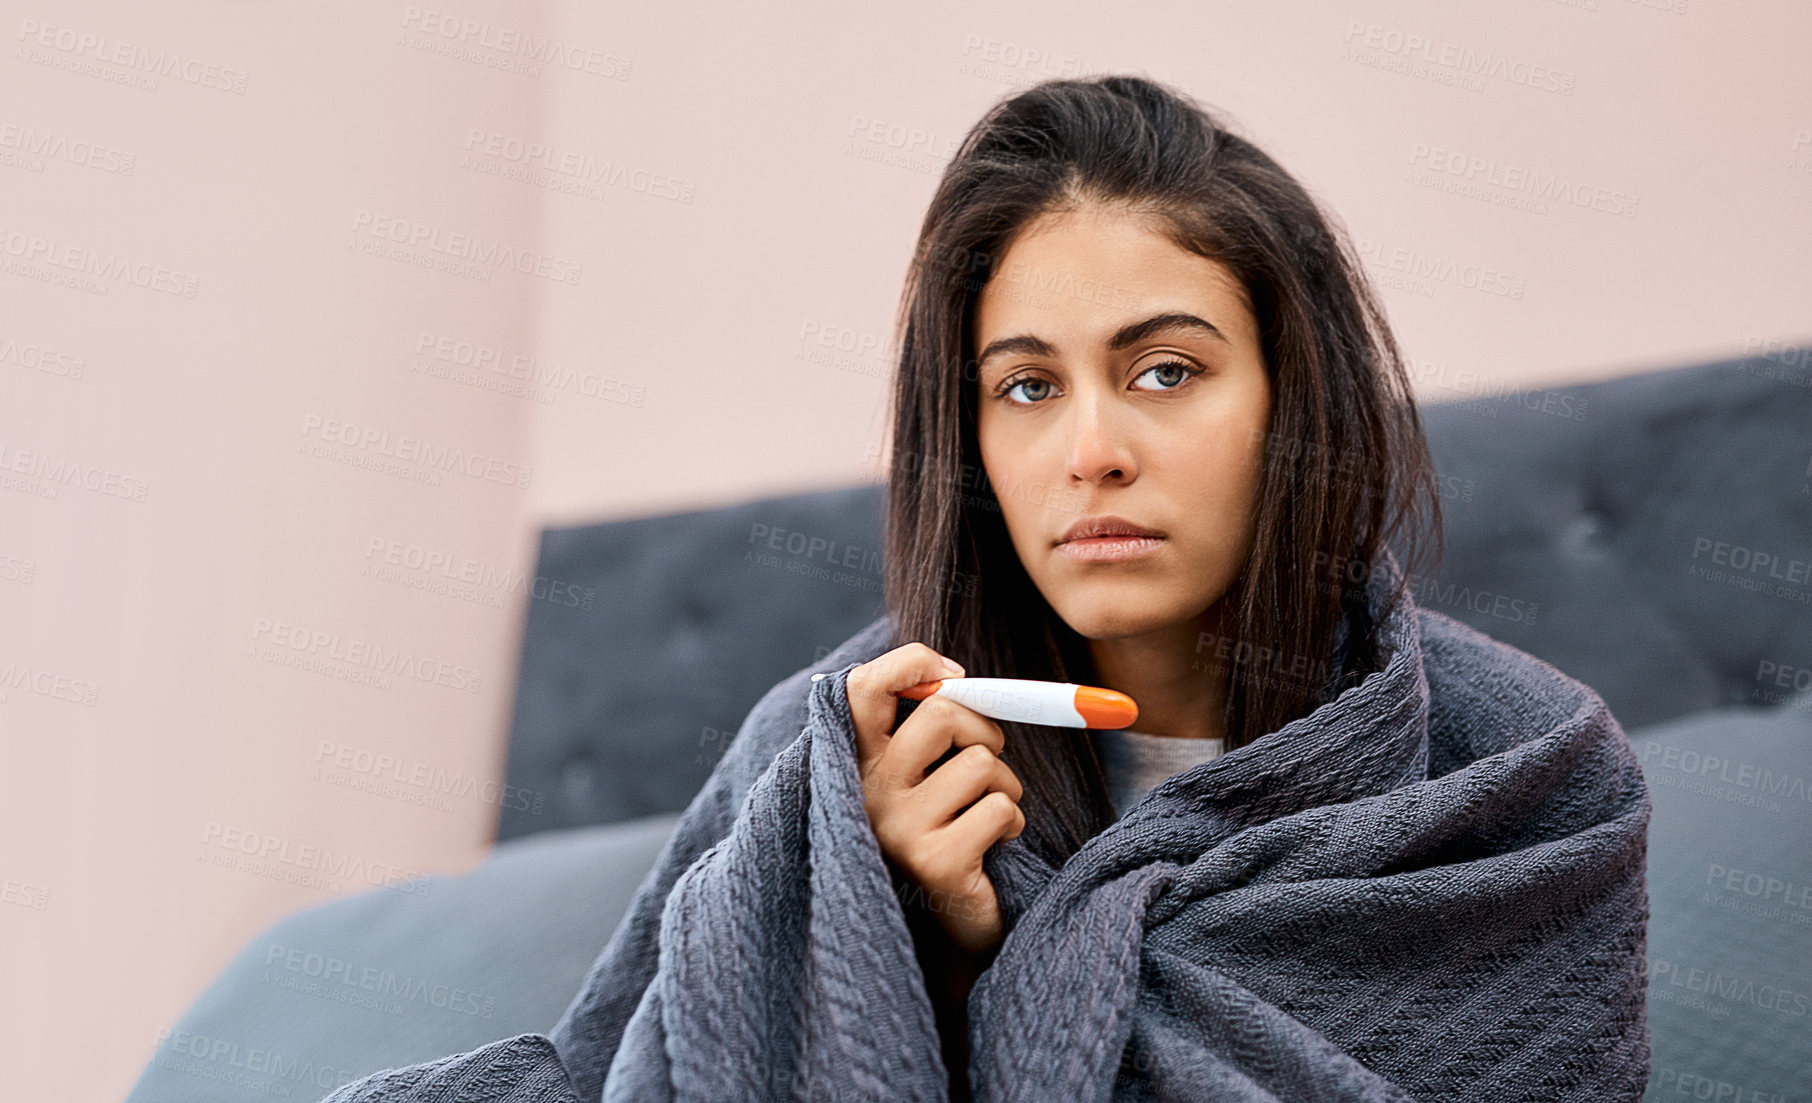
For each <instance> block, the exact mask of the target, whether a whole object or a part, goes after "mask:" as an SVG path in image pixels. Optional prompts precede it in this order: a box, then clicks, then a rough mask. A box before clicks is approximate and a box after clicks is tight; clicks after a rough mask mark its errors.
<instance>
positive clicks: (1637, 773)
mask: <svg viewBox="0 0 1812 1103" xmlns="http://www.w3.org/2000/svg"><path fill="white" fill-rule="evenodd" d="M900 325H901V334H902V341H901V356H900V361H899V374H898V379H897V386H896V389H895V392H894V424H893V440H892V449H893V452H892V465H891V470H890V474H889V480H888V513H887V518H886V532H887V552H886V556H887V586H886V607H887V613H886V615H884V616H883V617H881V618H880V619H878V620H876V621H875V622H874V623H873V624H871V625H869V626H868V627H867V628H865V629H863V630H862V631H861V632H859V633H857V634H856V635H855V636H852V637H851V638H850V639H849V640H847V641H845V642H844V643H843V645H842V646H840V647H839V648H837V649H836V650H835V651H834V652H832V653H831V654H830V655H828V656H827V657H826V658H825V659H823V660H822V661H821V662H819V663H817V664H815V665H814V666H813V667H811V668H808V669H806V670H801V671H799V672H797V673H796V674H794V675H793V676H791V677H789V678H787V679H786V680H784V681H782V682H781V683H779V684H778V685H776V686H775V687H774V688H773V689H772V690H770V691H769V692H768V694H767V695H766V696H764V697H763V698H762V700H761V701H760V702H759V703H758V704H757V705H756V707H755V708H754V709H753V710H751V712H750V714H749V716H748V718H747V719H746V720H745V721H744V723H743V726H742V728H741V729H740V730H739V731H738V732H737V735H736V737H735V739H734V740H733V741H732V742H731V744H730V746H729V748H728V749H727V750H726V752H725V755H724V757H723V758H722V759H721V760H720V762H719V763H718V766H717V767H716V769H715V770H714V771H713V773H712V775H711V777H710V778H709V779H708V780H707V781H706V783H705V786H704V788H703V789H702V790H701V791H700V793H699V794H698V795H697V797H695V798H694V800H693V801H692V803H691V805H690V806H689V807H688V808H687V810H686V812H685V814H684V815H683V816H682V817H681V819H680V822H679V824H678V826H677V828H676V830H675V832H674V834H673V836H672V837H671V838H670V839H669V841H668V843H667V844H666V846H665V848H664V849H663V850H662V852H661V854H660V856H659V857H658V858H657V860H656V863H655V867H654V869H652V870H651V871H650V872H649V873H648V875H647V877H646V878H645V879H644V881H643V882H642V885H641V887H640V888H639V889H638V890H637V893H636V896H635V898H634V900H633V901H632V902H631V904H630V907H629V911H628V914H627V915H626V917H625V918H624V920H623V922H622V923H621V925H620V926H619V927H618V928H617V930H616V932H615V933H614V934H613V935H612V936H611V938H610V941H609V943H608V945H606V946H605V948H604V950H603V952H602V953H601V954H600V956H599V958H598V960H597V962H596V963H595V964H594V965H593V967H592V971H591V973H590V975H589V976H588V977H587V979H586V982H585V986H584V988H583V990H582V991H581V992H580V993H579V994H578V996H577V997H576V998H575V999H574V1001H573V1003H572V1004H571V1006H570V1007H569V1009H568V1010H567V1012H566V1014H565V1015H564V1016H563V1017H562V1018H561V1020H560V1022H559V1023H558V1024H556V1026H555V1027H554V1028H553V1030H552V1031H550V1032H549V1034H547V1035H541V1034H523V1035H518V1036H516V1037H514V1038H510V1039H505V1040H502V1041H499V1042H496V1043H493V1044H491V1045H489V1046H485V1047H481V1048H480V1049H478V1050H474V1051H472V1052H470V1053H467V1054H459V1055H454V1056H452V1057H448V1058H444V1059H442V1060H440V1061H436V1062H430V1063H428V1064H425V1065H418V1066H412V1067H410V1068H407V1069H401V1070H393V1071H389V1072H385V1073H380V1074H376V1075H374V1076H373V1077H369V1078H367V1079H366V1080H362V1081H358V1082H356V1083H354V1084H352V1085H349V1086H347V1087H345V1088H343V1089H341V1090H340V1091H339V1092H337V1093H335V1094H334V1095H333V1096H332V1097H331V1100H333V1101H334V1103H351V1101H353V1100H367V1099H368V1100H376V1099H384V1100H386V1101H391V1103H395V1101H400V1100H416V1101H419V1103H427V1101H428V1100H438V1099H448V1098H455V1097H458V1098H468V1097H470V1098H479V1097H483V1098H499V1099H505V1098H507V1099H522V1100H525V1101H526V1100H529V1099H536V1100H555V1101H558V1103H577V1101H580V1100H583V1101H585V1103H593V1101H597V1100H600V1099H602V1100H603V1103H624V1101H629V1100H644V1099H675V1100H678V1099H685V1100H724V1099H736V1100H750V1099H846V1098H847V1099H887V1100H941V1099H968V1098H971V1097H972V1096H973V1097H974V1098H977V1099H988V1100H1027V1101H1033V1100H1038V1101H1042V1100H1055V1099H1104V1098H1108V1097H1110V1096H1111V1097H1112V1098H1114V1099H1154V1098H1163V1099H1210V1098H1212V1099H1228V1100H1233V1099H1237V1100H1253V1101H1257V1100H1272V1101H1275V1100H1280V1099H1286V1100H1316V1101H1323V1100H1338V1101H1349V1103H1358V1101H1384V1100H1391V1101H1407V1100H1410V1099H1437V1098H1439V1099H1485V1098H1490V1099H1505V1100H1508V1099H1529V1100H1543V1101H1553V1100H1562V1099H1566V1100H1587V1099H1589V1100H1593V1101H1594V1103H1600V1101H1603V1100H1607V1099H1615V1100H1635V1099H1637V1098H1639V1097H1640V1095H1641V1092H1642V1090H1643V1087H1644V1085H1645V1081H1646V1079H1647V1072H1648V1039H1647V1028H1646V1018H1645V1004H1644V996H1645V992H1646V979H1645V976H1644V968H1643V965H1644V960H1643V952H1644V947H1645V930H1646V928H1645V923H1646V917H1647V897H1646V895H1645V888H1644V869H1645V867H1644V845H1645V839H1646V834H1645V832H1646V827H1647V823H1648V810H1649V806H1648V797H1647V790H1646V788H1645V787H1644V784H1643V780H1642V773H1641V769H1640V767H1639V766H1638V764H1637V762H1636V760H1635V756H1634V754H1633V753H1632V752H1631V750H1630V748H1629V745H1628V741H1627V739H1626V738H1625V737H1624V735H1623V733H1622V730H1621V729H1620V728H1619V727H1618V726H1617V723H1616V721H1615V720H1614V719H1613V718H1612V717H1611V716H1610V714H1609V712H1608V711H1607V710H1606V709H1605V707H1604V703H1603V701H1602V700H1601V699H1599V698H1598V696H1597V695H1596V694H1594V693H1592V692H1591V690H1590V689H1589V688H1587V687H1585V686H1582V685H1580V684H1579V683H1577V682H1575V681H1573V680H1571V679H1569V678H1567V677H1566V676H1565V675H1563V674H1561V673H1560V672H1559V671H1557V670H1555V669H1554V668H1553V667H1551V666H1548V665H1547V664H1545V663H1542V662H1541V661H1540V660H1537V659H1534V658H1533V657H1531V656H1528V655H1526V654H1524V653H1522V652H1519V651H1516V650H1515V649H1513V648H1510V647H1508V646H1507V645H1504V644H1502V643H1499V642H1498V641H1495V640H1492V639H1491V638H1489V637H1488V636H1485V635H1484V634H1482V633H1479V632H1477V631H1475V630H1473V629H1470V628H1467V627H1466V626H1464V625H1462V624H1459V623H1458V622H1456V621H1454V620H1452V619H1451V618H1448V617H1445V616H1443V615H1441V614H1439V613H1436V612H1433V611H1430V610H1424V609H1419V608H1418V607H1417V606H1416V605H1415V603H1414V601H1413V600H1412V595H1411V592H1410V583H1409V579H1410V578H1411V577H1412V576H1413V575H1414V574H1415V573H1418V572H1419V571H1420V570H1421V569H1422V568H1421V566H1420V563H1419V561H1420V559H1421V558H1422V557H1423V554H1424V552H1425V550H1426V548H1427V547H1428V540H1427V538H1428V537H1429V536H1430V535H1432V536H1433V537H1434V538H1435V539H1434V541H1433V544H1434V547H1435V554H1436V556H1437V557H1438V548H1439V539H1438V538H1439V531H1440V509H1439V501H1438V496H1436V495H1434V494H1433V493H1432V489H1433V486H1434V470H1433V465H1432V463H1431V461H1430V457H1429V454H1428V451H1427V448H1426V445H1425V443H1424V441H1423V437H1422V432H1421V424H1420V420H1419V418H1418V416H1417V413H1416V411H1415V406H1414V403H1413V400H1412V397H1411V395H1410V393H1409V388H1408V385H1407V381H1406V379H1405V373H1404V371H1403V368H1402V366H1401V364H1400V361H1399V357H1398V352H1397V349H1396V346H1395V344H1394V342H1393V339H1392V337H1391V334H1390V331H1389V328H1388V326H1387V325H1386V324H1385V321H1384V318H1383V315H1382V313H1381V311H1380V309H1379V307H1378V305H1377V304H1376V302H1375V301H1374V299H1373V297H1372V295H1371V292H1370V291H1369V289H1368V288H1367V286H1366V283H1365V281H1364V279H1363V278H1362V276H1361V274H1360V270H1359V267H1358V264H1357V262H1356V260H1355V257H1354V255H1353V253H1352V251H1351V249H1350V248H1349V246H1348V245H1347V244H1346V242H1345V240H1344V238H1343V237H1342V235H1341V234H1339V233H1338V232H1336V230H1335V228H1334V227H1333V225H1332V224H1331V222H1330V220H1329V219H1328V217H1327V216H1326V215H1324V214H1323V213H1322V212H1321V211H1320V210H1319V209H1318V208H1317V206H1316V204H1315V202H1314V201H1313V200H1312V199H1311V197H1310V196H1309V195H1308V194H1307V192H1305V191H1304V189H1303V188H1302V187H1301V186H1300V185H1299V184H1298V183H1297V182H1296V181H1295V180H1293V179H1292V178H1291V177H1290V175H1289V174H1288V173H1286V172H1285V171H1284V170H1283V169H1282V168H1280V167H1279V166H1278V165H1277V164H1276V163H1275V162H1274V161H1272V160H1271V159H1270V158H1269V157H1267V156H1266V155H1265V154H1264V153H1262V152H1261V151H1259V150H1258V149H1257V148H1256V147H1255V146H1254V145H1252V144H1251V143H1249V142H1247V141H1245V140H1244V139H1242V138H1240V137H1239V136H1238V135H1236V134H1234V133H1233V132H1232V131H1230V130H1229V129H1228V128H1226V127H1225V126H1224V125H1222V124H1221V123H1220V122H1219V121H1218V120H1216V119H1215V118H1214V117H1213V115H1212V114H1210V113H1209V112H1207V111H1205V110H1203V109H1201V108H1200V107H1198V106H1196V105H1194V104H1192V103H1191V102H1190V101H1189V100H1187V99H1186V98H1185V97H1184V96H1182V95H1181V94H1180V93H1178V92H1176V91H1174V90H1172V89H1169V88H1166V87H1164V86H1162V85H1160V84H1157V83H1155V82H1152V81H1149V80H1144V79H1140V78H1137V77H1128V76H1110V77H1101V78H1095V79H1089V80H1060V81H1051V82H1047V83H1044V84H1040V85H1038V86H1035V87H1033V88H1031V89H1029V90H1027V91H1025V92H1022V93H1020V94H1018V95H1016V96H1013V97H1012V98H1011V99H1009V100H1007V101H1005V102H1003V103H1001V104H1000V105H998V106H997V107H996V108H994V109H993V110H992V111H990V112H989V113H988V115H987V116H986V117H985V118H984V119H983V120H982V121H981V122H980V123H979V124H978V125H977V126H976V127H975V129H974V131H973V132H972V133H971V134H970V135H969V136H968V138H967V140H966V141H965V142H964V143H963V145H962V147H961V149H960V150H959V151H958V152H957V154H956V156H955V158H954V159H953V161H952V162H951V164H950V165H949V166H948V168H947V169H946V171H945V174H944V177H943V179H942V181H941V182H940V185H939V187H938V189H937V193H936V195H935V197H934V198H933V200H932V202H931V206H930V209H929V211H928V213H927V215H926V218H925V222H924V227H923V230H922V232H921V234H920V240H919V245H918V249H917V251H916V254H915V256H914V258H913V262H912V267H911V271H910V273H909V276H908V279H907V283H906V287H905V292H904V295H903V297H902V302H901V316H900ZM1424 506H1425V507H1426V517H1424ZM1393 542H1394V543H1395V544H1397V545H1398V546H1400V547H1401V548H1403V549H1404V550H1405V551H1406V561H1407V562H1408V563H1409V564H1411V565H1412V569H1411V570H1409V571H1406V570H1405V569H1404V568H1403V566H1402V565H1401V564H1400V563H1399V561H1398V558H1397V555H1396V551H1395V550H1394V549H1393V547H1392V546H1391V544H1392V543H1393ZM965 673H973V674H977V675H994V676H1008V677H1019V678H1041V679H1049V680H1056V681H1072V682H1078V683H1083V684H1094V685H1100V686H1105V687H1108V688H1111V689H1116V690H1120V691H1122V692H1125V693H1127V694H1129V695H1131V696H1132V697H1133V698H1134V699H1135V700H1136V701H1137V703H1138V705H1139V716H1138V720H1137V722H1136V725H1135V727H1134V729H1133V730H1128V731H1082V730H1075V729H1062V728H1053V727H1035V726H1033V725H1027V724H1017V723H997V722H995V721H993V720H991V719H988V718H987V717H984V716H982V715H981V714H980V713H977V712H975V711H973V710H970V709H968V708H966V707H964V706H962V705H958V704H954V703H952V702H950V701H949V700H948V699H946V698H943V697H941V696H936V695H934V696H932V697H929V698H927V699H925V700H924V701H922V702H920V703H918V704H916V705H914V704H913V703H912V702H911V701H910V700H903V699H902V697H901V691H902V690H904V689H906V688H908V687H910V686H913V685H916V684H918V683H922V682H928V681H932V680H934V679H939V678H944V677H953V676H962V675H964V674H965ZM462 1093H468V1094H462Z"/></svg>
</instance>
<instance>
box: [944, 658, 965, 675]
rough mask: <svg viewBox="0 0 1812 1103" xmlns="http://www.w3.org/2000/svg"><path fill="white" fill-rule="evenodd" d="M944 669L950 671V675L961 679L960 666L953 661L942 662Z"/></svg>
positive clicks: (961, 669) (961, 671) (961, 670)
mask: <svg viewBox="0 0 1812 1103" xmlns="http://www.w3.org/2000/svg"><path fill="white" fill-rule="evenodd" d="M944 669H945V670H948V671H950V672H951V673H952V674H955V675H956V676H957V677H958V678H961V677H962V676H963V668H962V664H960V663H958V662H957V661H956V660H955V659H945V660H944Z"/></svg>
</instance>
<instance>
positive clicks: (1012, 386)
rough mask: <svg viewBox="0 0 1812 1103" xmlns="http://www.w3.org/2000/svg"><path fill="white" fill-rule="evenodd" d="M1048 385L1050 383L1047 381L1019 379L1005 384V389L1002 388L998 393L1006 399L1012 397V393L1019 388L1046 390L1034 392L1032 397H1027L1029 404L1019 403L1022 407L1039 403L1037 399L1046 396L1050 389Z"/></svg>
mask: <svg viewBox="0 0 1812 1103" xmlns="http://www.w3.org/2000/svg"><path fill="white" fill-rule="evenodd" d="M1050 385H1051V382H1050V380H1048V379H1019V380H1015V381H1013V382H1012V383H1009V384H1007V385H1006V386H1005V387H1002V388H1001V391H1000V393H1001V394H1003V395H1006V396H1008V397H1012V394H1013V392H1014V391H1017V390H1019V388H1021V387H1042V388H1047V390H1039V391H1035V392H1034V393H1033V394H1032V395H1029V396H1027V398H1029V402H1022V403H1021V404H1022V405H1030V404H1031V403H1035V402H1037V401H1039V399H1041V398H1044V397H1046V396H1047V394H1048V388H1049V387H1050Z"/></svg>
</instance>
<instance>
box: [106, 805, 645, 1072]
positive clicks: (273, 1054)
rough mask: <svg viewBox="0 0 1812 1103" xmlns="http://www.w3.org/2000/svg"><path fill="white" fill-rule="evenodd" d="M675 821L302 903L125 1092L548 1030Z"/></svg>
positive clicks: (599, 830)
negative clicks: (311, 903)
mask: <svg viewBox="0 0 1812 1103" xmlns="http://www.w3.org/2000/svg"><path fill="white" fill-rule="evenodd" d="M678 820H679V817H678V816H677V815H676V814H661V815H657V816H651V817H645V818H641V819H636V820H630V821H626V822H623V823H617V824H608V825H602V826H589V827H583V828H577V829H574V830H571V831H561V832H551V833H541V834H537V835H534V836H531V837H528V838H522V839H514V840H511V841H509V842H505V843H503V844H501V845H499V846H498V847H497V848H496V850H495V851H493V852H492V853H491V854H490V855H489V856H487V857H486V858H485V860H484V861H482V862H480V863H479V864H478V865H477V866H475V867H474V868H472V869H471V870H469V871H467V872H465V873H463V874H459V875H456V876H450V877H427V878H421V879H418V880H415V881H409V882H402V883H399V884H397V885H392V886H389V887H386V888H383V889H376V890H372V891H368V892H365V893H361V894H360V895H358V896H352V897H348V898H346V899H344V900H334V901H330V902H328V903H325V904H319V905H316V906H314V907H311V908H308V909H306V910H303V911H300V912H296V913H295V914H292V915H289V916H287V917H285V918H284V919H282V920H280V921H279V922H277V923H276V924H274V925H272V926H271V927H270V928H269V929H268V930H266V931H265V932H264V933H262V934H260V935H259V936H258V937H256V938H254V939H252V941H251V942H250V944H248V945H247V946H246V947H245V948H244V949H243V950H241V951H240V952H239V954H238V955H237V956H236V957H235V958H234V959H233V960H232V962H231V963H229V964H228V965H227V967H226V968H225V969H224V970H223V971H222V972H221V974H220V976H219V977H217V978H216V979H215V980H214V982H213V983H212V984H211V985H209V987H208V988H207V990H206V991H204V992H203V993H202V995H201V996H200V997H199V998H198V999H197V1000H196V1001H195V1003H194V1004H193V1005H192V1006H191V1007H190V1008H189V1009H188V1011H187V1012H186V1013H185V1014H184V1015H183V1016H182V1018H181V1019H180V1020H179V1021H178V1022H177V1024H176V1026H175V1027H174V1028H173V1029H171V1030H170V1031H168V1032H166V1033H165V1034H164V1036H163V1037H161V1038H160V1039H159V1040H158V1042H157V1045H156V1051H155V1053H154V1054H153V1056H152V1058H151V1061H150V1064H149V1065H147V1066H146V1068H145V1070H144V1071H143V1072H142V1073H141V1074H140V1076H139V1079H138V1082H137V1083H136V1085H135V1086H134V1087H133V1089H132V1093H131V1095H129V1096H128V1097H127V1100H128V1103H166V1101H167V1103H214V1101H220V1103H225V1101H227V1100H243V1099H247V1098H256V1099H267V1098H273V1097H287V1098H292V1099H297V1100H309V1099H319V1098H321V1097H322V1096H324V1095H326V1094H327V1093H328V1092H329V1091H331V1090H332V1089H333V1088H335V1087H337V1086H339V1085H340V1084H343V1083H345V1082H347V1081H349V1080H354V1079H357V1078H358V1077H361V1076H364V1075H366V1074H368V1073H372V1072H376V1071H377V1070H379V1069H384V1068H392V1067H397V1066H402V1065H411V1064H415V1063H417V1062H421V1061H428V1060H432V1059H433V1058H436V1057H441V1056H444V1055H446V1054H449V1053H459V1052H463V1051H465V1050H469V1049H475V1048H477V1047H478V1046H481V1045H484V1044H485V1043H487V1042H491V1041H495V1040H496V1039H498V1038H507V1037H511V1036H513V1035H516V1034H521V1033H525V1032H546V1031H547V1030H549V1029H551V1028H552V1027H553V1025H554V1023H556V1022H557V1021H559V1018H560V1016H561V1015H562V1014H563V1013H565V1011H566V1008H567V1005H568V1004H570V1003H571V1002H572V999H573V996H574V995H576V994H577V993H578V991H579V989H580V987H581V986H582V985H583V983H584V980H585V975H586V972H587V971H588V970H589V969H590V968H591V965H592V962H593V961H595V960H596V959H597V956H598V953H599V952H600V951H601V950H602V949H603V948H604V944H605V943H606V942H607V941H609V939H610V935H611V932H612V931H614V930H615V929H616V926H617V923H618V921H619V920H621V919H622V917H623V915H624V914H625V913H626V912H627V910H628V908H629V901H630V898H631V897H632V896H633V895H634V894H635V890H636V887H637V886H638V885H640V884H641V881H642V878H643V877H644V876H645V875H646V874H647V871H648V870H649V869H651V868H652V867H653V865H654V861H655V858H656V856H657V855H658V854H659V852H660V848H661V846H662V844H663V843H665V842H666V840H667V837H668V835H669V834H671V832H672V830H673V827H674V825H675V824H676V823H677V822H678Z"/></svg>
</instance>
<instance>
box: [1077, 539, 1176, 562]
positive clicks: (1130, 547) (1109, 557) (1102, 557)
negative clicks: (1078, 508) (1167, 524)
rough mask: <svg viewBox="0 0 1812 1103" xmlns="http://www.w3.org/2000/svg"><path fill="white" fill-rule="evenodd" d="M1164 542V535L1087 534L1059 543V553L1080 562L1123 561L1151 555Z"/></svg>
mask: <svg viewBox="0 0 1812 1103" xmlns="http://www.w3.org/2000/svg"><path fill="white" fill-rule="evenodd" d="M1163 544H1164V538H1163V537H1162V536H1086V537H1083V538H1082V539H1080V540H1066V541H1064V542H1063V543H1061V544H1059V545H1057V554H1058V555H1061V556H1064V557H1066V558H1068V559H1072V560H1075V561H1076V562H1078V563H1122V562H1125V561H1126V560H1129V559H1142V558H1144V557H1145V556H1148V555H1151V554H1152V553H1153V552H1155V551H1157V550H1158V549H1159V548H1160V547H1162V546H1163Z"/></svg>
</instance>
